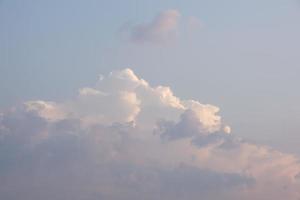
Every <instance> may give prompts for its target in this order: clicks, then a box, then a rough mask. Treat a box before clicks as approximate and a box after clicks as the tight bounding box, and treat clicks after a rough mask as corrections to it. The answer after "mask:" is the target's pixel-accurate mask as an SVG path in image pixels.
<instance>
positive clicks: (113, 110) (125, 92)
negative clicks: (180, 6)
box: [0, 13, 300, 200]
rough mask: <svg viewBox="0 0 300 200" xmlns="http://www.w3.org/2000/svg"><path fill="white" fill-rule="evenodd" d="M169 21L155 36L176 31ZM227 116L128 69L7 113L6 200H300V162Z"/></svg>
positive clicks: (1, 188)
mask: <svg viewBox="0 0 300 200" xmlns="http://www.w3.org/2000/svg"><path fill="white" fill-rule="evenodd" d="M169 14H170V13H169ZM169 14H167V16H169ZM174 14H175V13H173V14H170V15H174ZM161 18H168V17H166V16H164V15H162V16H160V17H158V18H157V19H156V21H157V22H153V23H151V25H149V27H156V28H155V29H158V30H162V29H163V28H158V27H161V26H163V27H164V26H166V27H167V25H166V24H169V25H168V26H170V27H173V25H174V23H173V22H169V21H168V20H166V19H164V20H166V21H165V22H164V23H161V24H160V23H159V21H160V20H162V19H161ZM164 20H162V21H164ZM154 21H155V20H154ZM171 21H172V20H171ZM172 24H173V25H172ZM191 89H192V88H191ZM200 92H201V91H200ZM219 110H220V109H219V108H218V107H217V106H214V105H211V104H203V103H201V102H199V101H196V100H183V99H181V98H180V97H177V96H176V95H175V94H174V93H173V91H172V90H171V88H170V87H167V86H155V87H154V86H151V85H150V84H149V83H148V82H147V81H146V80H144V79H142V78H140V77H138V76H137V75H136V74H135V73H134V72H133V71H132V70H131V69H128V68H127V69H124V70H116V71H113V72H111V73H110V74H109V75H107V76H101V77H100V78H99V80H98V82H97V83H96V84H95V86H93V87H84V88H81V89H79V92H78V95H77V97H75V98H73V99H69V100H67V101H64V102H53V101H43V100H33V101H29V102H24V103H23V104H22V105H16V106H15V107H13V108H11V109H8V110H7V111H5V112H2V113H0V199H11V200H19V199H22V200H37V199H43V200H50V199H51V200H52V199H57V200H65V199H73V200H82V199H90V200H98V199H106V200H121V199H122V200H138V199H145V200H152V199H164V200H182V199H188V200H198V199H199V198H201V199H203V200H218V199H224V200H239V199H244V200H252V199H256V200H265V199H275V200H277V199H278V200H279V199H289V200H298V199H299V197H300V194H299V188H300V178H299V174H300V163H299V160H298V158H297V157H295V156H294V155H290V154H285V153H282V152H279V151H276V150H274V149H272V148H270V147H267V146H261V145H256V144H252V143H249V142H247V141H245V140H243V139H241V138H239V137H238V136H236V135H234V134H231V133H230V132H231V128H230V126H229V125H227V124H225V123H224V122H223V119H222V117H221V116H220V115H219Z"/></svg>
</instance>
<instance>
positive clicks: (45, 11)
mask: <svg viewBox="0 0 300 200" xmlns="http://www.w3.org/2000/svg"><path fill="white" fill-rule="evenodd" d="M167 9H177V10H178V11H179V12H180V13H181V16H182V17H181V23H182V24H181V29H180V36H179V38H178V41H177V42H176V43H174V44H171V45H151V44H143V45H137V44H132V43H131V42H130V41H128V40H126V39H124V38H123V37H121V36H120V29H121V28H122V27H124V26H125V25H126V24H131V25H136V24H139V23H144V22H149V21H151V20H152V19H153V18H154V17H155V16H156V15H157V14H158V13H159V12H161V11H164V10H167ZM190 16H193V17H197V18H198V19H200V20H201V21H202V22H203V23H204V27H203V28H202V29H201V30H196V31H195V32H193V33H187V30H185V28H184V25H183V24H184V21H185V20H186V19H188V17H190ZM299 20H300V6H299V2H298V1H296V0H285V1H283V0H263V1H261V0H253V1H243V0H229V1H201V0H192V1H180V0H176V1H174V0H173V1H170V0H166V1H158V0H157V1H140V0H126V1H115V0H113V1H109V0H107V1H67V0H52V1H38V0H35V1H34V0H28V1H21V0H19V1H17V0H0V26H1V28H0V29H1V31H0V91H1V93H0V108H6V107H8V106H12V105H14V104H17V103H20V102H23V101H25V100H29V99H44V100H55V101H59V100H63V99H67V98H69V97H71V96H74V95H75V94H76V92H77V89H78V88H79V87H82V86H87V85H93V84H94V83H95V81H96V79H97V76H98V74H100V73H102V74H107V73H108V72H110V71H112V70H114V69H122V68H125V67H130V68H132V69H133V70H134V71H135V72H136V73H137V74H138V75H140V76H141V77H143V78H145V79H146V80H148V81H149V82H150V83H151V84H152V85H158V84H162V85H168V86H170V87H171V88H172V89H173V91H174V93H175V94H176V95H177V96H179V97H182V98H193V99H199V100H200V101H201V102H203V103H211V104H215V105H218V106H219V107H220V108H221V113H222V116H223V117H224V119H225V121H226V122H228V123H229V124H231V126H232V128H233V133H234V132H238V134H239V135H240V136H243V137H245V138H248V139H251V140H254V141H256V142H259V143H264V144H270V145H272V146H274V147H276V148H278V149H280V150H283V151H286V152H293V153H296V154H298V155H300V133H299V130H300V123H299V122H300V105H299V102H300V92H299V85H300V79H299V74H300V55H299V52H300V40H299V35H300V24H299Z"/></svg>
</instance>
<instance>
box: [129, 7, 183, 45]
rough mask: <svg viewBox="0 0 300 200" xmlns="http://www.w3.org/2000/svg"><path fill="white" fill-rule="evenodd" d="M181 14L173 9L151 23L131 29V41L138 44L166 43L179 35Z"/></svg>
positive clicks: (164, 12) (161, 14) (162, 13)
mask: <svg viewBox="0 0 300 200" xmlns="http://www.w3.org/2000/svg"><path fill="white" fill-rule="evenodd" d="M179 18H180V13H179V12H178V11H177V10H174V9H171V10H166V11H163V12H161V13H160V14H159V15H157V16H156V17H155V18H154V19H153V21H151V22H150V23H145V24H139V25H137V26H134V27H133V28H132V29H131V35H130V37H131V40H132V41H133V42H137V43H144V42H153V43H165V42H167V41H170V40H172V39H174V38H176V36H177V34H178V24H179Z"/></svg>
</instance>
